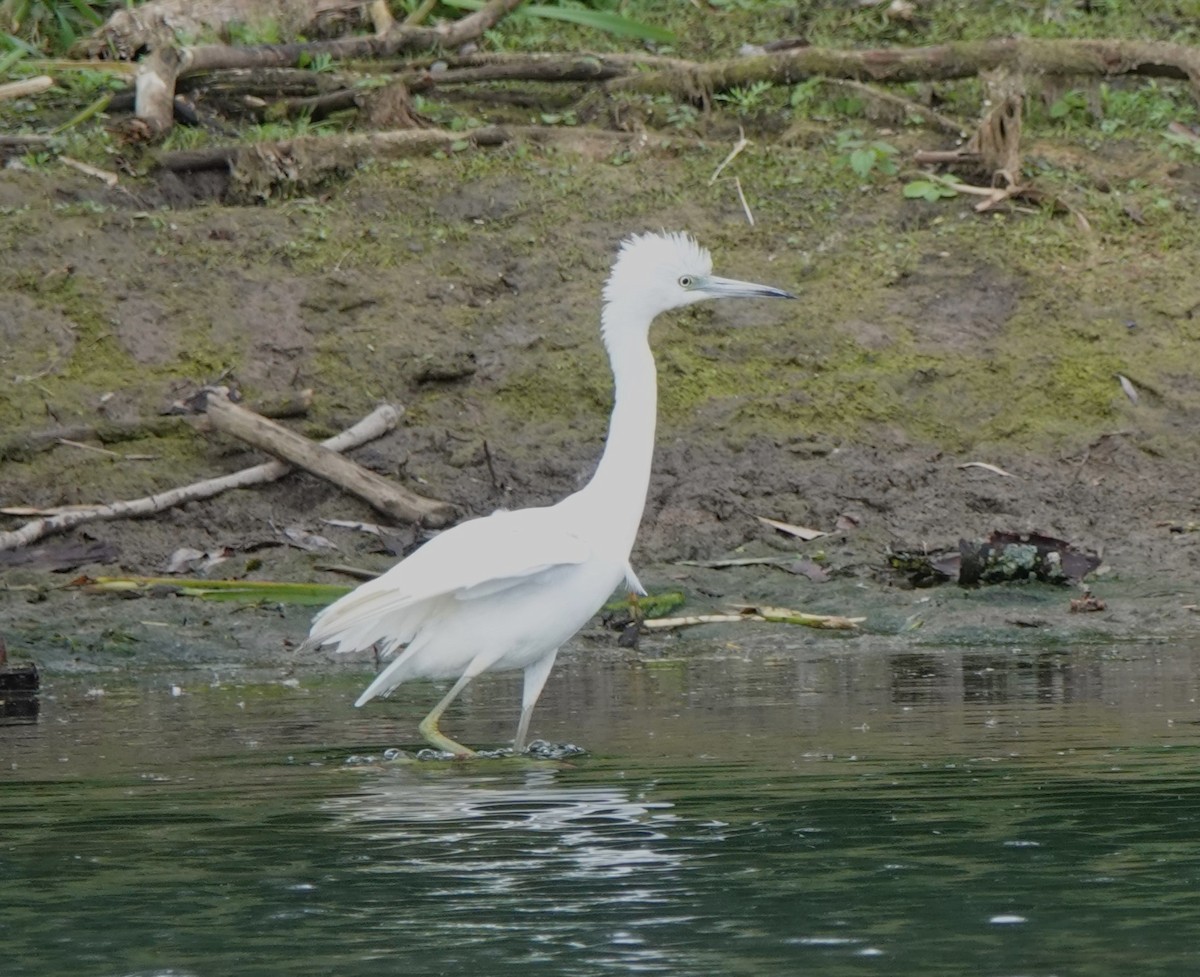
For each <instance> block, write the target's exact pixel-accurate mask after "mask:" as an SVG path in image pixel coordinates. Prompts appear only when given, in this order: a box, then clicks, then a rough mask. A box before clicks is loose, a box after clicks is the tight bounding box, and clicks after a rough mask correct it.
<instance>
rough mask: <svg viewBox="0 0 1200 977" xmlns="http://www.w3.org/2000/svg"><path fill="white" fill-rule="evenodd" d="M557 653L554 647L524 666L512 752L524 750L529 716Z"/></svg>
mask: <svg viewBox="0 0 1200 977" xmlns="http://www.w3.org/2000/svg"><path fill="white" fill-rule="evenodd" d="M557 654H558V649H557V648H555V649H554V650H553V651H552V652H550V654H548V655H547V656H546V657H545V658H539V659H538V660H537V661H535V662H534V663H533V664H532V665H528V666H526V668H525V691H524V692H523V693H522V695H521V721H520V722H519V723H517V738H516V739H514V740H513V753H523V752H524V751H525V737H526V735H527V734H528V733H529V717H530V716H532V715H533V707H534V706H535V705H536V704H537V701H538V696H540V695H541V694H542V689H543V687H544V686H545V685H546V679H547V678H549V677H550V669H552V668H553V667H554V658H555V656H556V655H557Z"/></svg>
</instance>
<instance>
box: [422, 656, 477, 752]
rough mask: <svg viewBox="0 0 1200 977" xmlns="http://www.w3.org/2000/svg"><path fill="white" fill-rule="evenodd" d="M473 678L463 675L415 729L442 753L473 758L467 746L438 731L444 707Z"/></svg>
mask: <svg viewBox="0 0 1200 977" xmlns="http://www.w3.org/2000/svg"><path fill="white" fill-rule="evenodd" d="M473 677H474V676H472V675H469V674H468V675H464V676H463V677H462V678H460V679H459V680H458V681H457V682H455V683H454V687H453V688H452V689H451V690H450V691H449V692H447V693H446V694H445V695H444V696H443V697H442V701H441V702H439V703H438V704H437V705H436V706H434V707H433V709H432V711H431V712H430V713H429V715H428V716H426V717H425V718H424V719H422V720H421V723H420V725H419V726H417V729H419V730H420V731H421V735H422V736H424V737H425V740H426V742H427V743H429V744H430V745H431V746H434V747H436V748H437V749H439V750H441V751H443V752H444V753H453V754H454V756H456V757H473V756H475V755H476V754H475V751H474V750H472V749H471V748H470V747H469V746H463V745H462V744H461V743H456V742H455V741H454V740H452V739H450V737H449V736H446V735H444V734H443V733H442V731H441V730H440V729H438V722H439V720H441V718H442V713H444V712H445V711H446V707H447V706H449V705H450V703H451V702H453V701H454V700H455V698H457V696H458V693H460V692H461V691H462V690H463V689H464V688H465V687H466V685H467V683H468V682H469V681H471V679H472V678H473Z"/></svg>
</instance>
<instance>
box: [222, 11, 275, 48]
mask: <svg viewBox="0 0 1200 977" xmlns="http://www.w3.org/2000/svg"><path fill="white" fill-rule="evenodd" d="M225 32H226V35H227V36H228V38H229V43H230V44H236V45H239V46H246V47H253V46H255V45H258V44H279V43H280V41H281V40H282V39H283V34H282V33H281V32H280V30H279V21H277V20H272V19H271V18H269V17H266V18H263V19H262V20H256V21H254V22H253V23H248V24H243V23H241V22H239V21H233V22H231V23H230V24H229V25H228V26H227V27H226V28H225Z"/></svg>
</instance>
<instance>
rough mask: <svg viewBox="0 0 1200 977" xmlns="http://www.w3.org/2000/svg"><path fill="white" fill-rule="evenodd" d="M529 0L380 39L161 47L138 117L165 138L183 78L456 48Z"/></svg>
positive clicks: (145, 72) (500, 0)
mask: <svg viewBox="0 0 1200 977" xmlns="http://www.w3.org/2000/svg"><path fill="white" fill-rule="evenodd" d="M522 2H523V0H490V2H489V3H487V4H485V5H484V6H483V7H482V8H481V9H480V10H477V11H476V12H475V13H472V14H468V15H467V16H466V17H462V18H460V19H459V20H455V21H451V22H449V23H446V24H441V25H439V26H437V27H405V26H404V25H403V24H399V25H396V26H394V27H393V28H392V29H391V30H389V31H388V32H387V33H386V34H383V35H380V36H359V37H345V38H339V39H336V40H331V41H312V42H303V43H294V44H264V45H260V46H257V47H230V46H229V45H225V44H202V45H197V46H195V47H185V48H178V49H177V48H161V49H158V50H156V51H154V52H153V53H151V55H150V56H149V57H147V58H145V59H143V61H142V62H141V66H140V67H139V70H138V76H137V99H136V115H137V117H138V118H139V119H141V120H142V121H143V122H145V123H146V124H147V125H148V126H149V127H150V129H151V131H152V132H154V133H156V134H160V135H161V134H165V133H166V132H167V131H168V130H169V129H170V128H171V123H172V121H173V119H174V101H175V82H176V79H177V78H179V76H180V75H185V74H192V73H194V72H198V71H214V70H217V69H222V68H259V67H271V66H275V67H279V66H285V67H287V66H295V65H296V64H297V63H298V62H299V60H300V58H301V56H302V55H309V56H313V55H318V54H328V55H330V56H331V57H333V58H336V59H345V58H387V57H394V56H395V55H397V54H401V53H403V52H406V51H419V50H423V49H427V48H439V47H445V48H455V47H458V46H459V45H461V44H463V43H465V42H466V41H470V40H474V39H475V38H477V37H479V36H480V35H482V34H483V32H484V31H487V30H490V29H491V28H492V27H494V26H495V25H496V24H497V23H498V22H499V21H500V20H501V18H503V17H504V15H505V14H507V13H509V11H511V10H514V9H515V8H516V7H518V6H520V5H521V3H522Z"/></svg>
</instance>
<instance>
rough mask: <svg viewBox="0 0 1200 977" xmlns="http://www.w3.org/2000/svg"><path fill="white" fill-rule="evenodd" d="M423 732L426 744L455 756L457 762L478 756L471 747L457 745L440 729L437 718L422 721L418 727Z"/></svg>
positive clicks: (430, 717)
mask: <svg viewBox="0 0 1200 977" xmlns="http://www.w3.org/2000/svg"><path fill="white" fill-rule="evenodd" d="M417 729H419V730H420V731H421V735H422V736H424V737H425V742H427V743H428V744H429V745H430V746H434V747H436V748H437V749H439V750H441V751H442V752H443V753H449V754H451V755H453V757H454V759H456V760H467V759H470V758H471V757H473V756H477V755H478V754H477V753H476V752H475V751H474V750H472V749H471V748H470V747H469V746H463V745H462V744H461V743H456V742H455V741H454V740H452V739H451V738H450V737H449V736H446V735H444V734H443V733H442V731H441V730H440V729H438V723H437V718H436V717H432V716H426V717H425V718H424V719H423V720H421V724H420V725H419V726H418V727H417Z"/></svg>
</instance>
